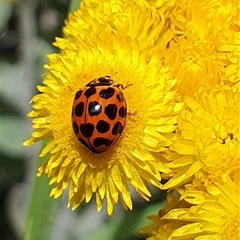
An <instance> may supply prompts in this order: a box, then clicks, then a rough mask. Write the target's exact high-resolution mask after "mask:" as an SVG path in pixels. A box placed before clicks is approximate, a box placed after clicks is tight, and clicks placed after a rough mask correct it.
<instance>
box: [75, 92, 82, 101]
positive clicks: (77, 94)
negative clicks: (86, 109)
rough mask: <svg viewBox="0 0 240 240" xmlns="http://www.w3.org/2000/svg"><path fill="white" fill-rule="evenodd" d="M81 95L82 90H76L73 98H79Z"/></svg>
mask: <svg viewBox="0 0 240 240" xmlns="http://www.w3.org/2000/svg"><path fill="white" fill-rule="evenodd" d="M81 95H82V90H78V91H77V92H76V94H75V98H74V100H77V99H79V98H80V97H81Z"/></svg>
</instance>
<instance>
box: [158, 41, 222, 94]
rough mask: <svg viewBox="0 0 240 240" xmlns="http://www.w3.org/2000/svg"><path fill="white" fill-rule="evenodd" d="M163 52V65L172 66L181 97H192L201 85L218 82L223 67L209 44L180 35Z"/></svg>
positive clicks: (212, 84)
mask: <svg viewBox="0 0 240 240" xmlns="http://www.w3.org/2000/svg"><path fill="white" fill-rule="evenodd" d="M163 54H164V59H165V60H164V62H165V66H172V68H173V75H174V77H176V79H177V81H178V85H179V88H178V92H179V93H180V94H181V96H182V98H184V96H185V95H188V96H190V97H193V96H194V93H196V92H197V91H198V90H199V89H200V88H201V87H203V86H205V87H207V86H214V85H215V84H218V83H220V78H221V76H222V74H223V67H220V66H219V65H218V62H217V58H216V56H215V55H216V52H215V50H214V49H213V48H212V46H211V45H210V44H208V43H202V42H201V41H196V40H195V39H194V38H186V37H185V36H180V37H178V39H177V41H176V42H171V43H170V45H169V48H167V49H165V50H163Z"/></svg>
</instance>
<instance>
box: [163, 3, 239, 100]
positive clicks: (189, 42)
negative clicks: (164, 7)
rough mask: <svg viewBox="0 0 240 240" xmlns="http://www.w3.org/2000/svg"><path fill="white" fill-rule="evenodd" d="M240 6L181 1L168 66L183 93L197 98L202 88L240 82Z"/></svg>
mask: <svg viewBox="0 0 240 240" xmlns="http://www.w3.org/2000/svg"><path fill="white" fill-rule="evenodd" d="M239 14H240V5H239V3H238V1H235V0H233V1H228V2H226V1H215V0H200V1H198V0H191V1H184V0H180V1H177V2H176V8H175V9H174V11H173V12H172V14H171V16H170V19H171V25H170V26H171V28H172V29H173V32H175V35H174V37H173V39H174V41H172V42H171V43H170V45H169V46H170V47H169V49H166V50H165V51H166V52H165V53H164V51H163V54H164V56H165V63H166V65H168V66H173V69H174V76H175V77H176V78H177V80H178V82H179V84H180V86H179V93H180V94H181V95H182V97H184V96H185V95H186V94H187V95H188V96H191V97H193V95H194V93H195V92H197V91H198V90H199V88H200V87H201V86H202V87H207V86H214V85H215V84H220V83H221V82H224V84H227V85H230V86H233V85H235V84H236V83H238V82H239V81H240V68H239V64H240V62H239V61H240V60H239V59H240V51H239V46H240V22H239Z"/></svg>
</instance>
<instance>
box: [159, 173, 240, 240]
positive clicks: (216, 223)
mask: <svg viewBox="0 0 240 240" xmlns="http://www.w3.org/2000/svg"><path fill="white" fill-rule="evenodd" d="M210 178H211V182H212V183H213V184H211V185H209V186H208V187H207V189H206V192H205V191H200V190H186V191H185V192H184V193H183V195H182V198H183V199H184V200H185V201H187V202H189V203H190V204H192V205H193V206H192V207H190V208H185V209H184V208H182V209H175V210H174V211H170V212H169V213H168V214H166V215H165V216H164V217H163V218H162V219H168V220H172V221H173V222H174V221H176V220H177V221H181V220H182V221H185V224H184V225H183V226H181V227H179V228H178V229H176V230H175V231H173V232H172V234H171V235H170V237H169V238H168V239H169V240H171V239H175V240H178V239H179V240H180V239H186V240H197V239H201V240H209V239H214V240H238V239H239V237H240V227H239V226H240V182H239V181H238V182H233V181H232V180H231V178H230V177H229V176H228V175H227V174H223V175H222V177H221V178H216V177H214V176H212V177H210ZM160 239H161V238H160Z"/></svg>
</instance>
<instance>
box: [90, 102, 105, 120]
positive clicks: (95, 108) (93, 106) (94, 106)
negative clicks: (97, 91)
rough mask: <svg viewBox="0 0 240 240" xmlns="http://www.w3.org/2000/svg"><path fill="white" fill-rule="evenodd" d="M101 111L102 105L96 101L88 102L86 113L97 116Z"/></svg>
mask: <svg viewBox="0 0 240 240" xmlns="http://www.w3.org/2000/svg"><path fill="white" fill-rule="evenodd" d="M101 111H102V106H101V104H99V103H98V102H97V101H93V102H90V103H89V104H88V114H89V115H90V116H91V117H92V116H97V115H98V114H100V113H101Z"/></svg>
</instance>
